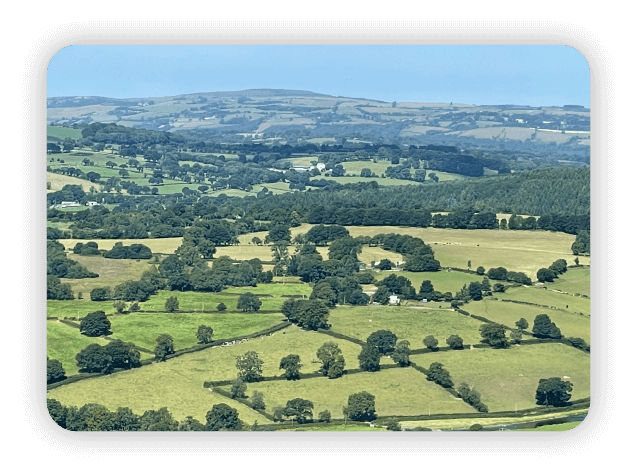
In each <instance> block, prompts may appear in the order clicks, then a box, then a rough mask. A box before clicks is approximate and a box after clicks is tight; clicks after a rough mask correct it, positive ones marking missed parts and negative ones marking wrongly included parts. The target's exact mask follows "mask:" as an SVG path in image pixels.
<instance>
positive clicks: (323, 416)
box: [319, 410, 332, 423]
mask: <svg viewBox="0 0 638 470" xmlns="http://www.w3.org/2000/svg"><path fill="white" fill-rule="evenodd" d="M331 420H332V415H331V414H330V411H328V410H323V411H321V412H320V413H319V422H321V423H329V422H330V421H331Z"/></svg>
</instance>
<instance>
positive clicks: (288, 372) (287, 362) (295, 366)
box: [279, 354, 301, 380]
mask: <svg viewBox="0 0 638 470" xmlns="http://www.w3.org/2000/svg"><path fill="white" fill-rule="evenodd" d="M279 368H280V369H283V370H284V377H286V378H287V379H288V380H297V379H299V371H300V369H301V359H300V358H299V355H297V354H289V355H288V356H286V357H282V358H281V361H280V362H279Z"/></svg>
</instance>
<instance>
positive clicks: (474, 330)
mask: <svg viewBox="0 0 638 470" xmlns="http://www.w3.org/2000/svg"><path fill="white" fill-rule="evenodd" d="M328 322H329V323H330V324H331V325H332V330H333V331H335V332H337V333H341V334H343V335H347V336H351V337H354V338H357V339H360V340H361V341H365V340H366V339H367V338H368V336H370V334H371V333H374V332H375V331H377V330H390V331H391V332H393V333H394V334H395V335H397V337H398V339H399V340H404V339H407V340H408V341H410V347H411V348H412V349H418V348H423V347H424V346H423V343H422V340H423V338H425V337H426V336H428V335H434V337H435V338H436V339H438V340H439V346H446V343H445V340H446V339H447V338H449V337H450V335H454V334H456V335H459V336H460V337H461V338H463V341H464V343H465V344H476V343H478V342H480V340H481V336H480V334H479V328H480V326H481V324H482V323H480V322H478V321H476V320H473V319H471V318H468V317H466V316H464V315H461V314H459V313H456V312H454V311H450V310H437V309H432V310H429V309H424V308H418V309H417V308H410V307H387V306H380V305H379V306H375V305H368V306H363V307H337V308H336V309H334V310H332V311H331V312H330V317H329V318H328Z"/></svg>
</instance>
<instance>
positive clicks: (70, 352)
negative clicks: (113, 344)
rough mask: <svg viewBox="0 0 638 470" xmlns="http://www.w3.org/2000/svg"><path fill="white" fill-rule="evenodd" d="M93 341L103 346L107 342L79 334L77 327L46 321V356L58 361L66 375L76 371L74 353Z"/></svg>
mask: <svg viewBox="0 0 638 470" xmlns="http://www.w3.org/2000/svg"><path fill="white" fill-rule="evenodd" d="M93 343H97V344H101V345H102V346H104V345H106V344H108V341H107V340H105V339H102V338H89V337H88V336H84V335H82V334H80V330H79V329H78V328H73V327H72V326H68V325H65V324H64V323H58V322H57V321H51V320H49V321H47V357H48V358H49V359H57V360H58V361H60V362H61V363H62V367H64V370H65V372H66V375H67V376H69V375H73V374H76V373H77V372H78V367H77V364H76V362H75V355H76V354H77V353H79V352H80V351H82V350H83V349H84V348H86V347H87V346H88V345H89V344H93Z"/></svg>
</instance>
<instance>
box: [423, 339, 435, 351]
mask: <svg viewBox="0 0 638 470" xmlns="http://www.w3.org/2000/svg"><path fill="white" fill-rule="evenodd" d="M423 345H424V346H425V347H426V348H428V349H429V350H430V351H438V350H439V340H438V339H436V338H435V337H434V336H432V335H428V336H426V337H425V338H423Z"/></svg>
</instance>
